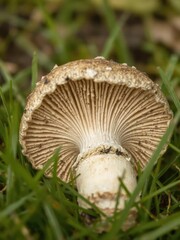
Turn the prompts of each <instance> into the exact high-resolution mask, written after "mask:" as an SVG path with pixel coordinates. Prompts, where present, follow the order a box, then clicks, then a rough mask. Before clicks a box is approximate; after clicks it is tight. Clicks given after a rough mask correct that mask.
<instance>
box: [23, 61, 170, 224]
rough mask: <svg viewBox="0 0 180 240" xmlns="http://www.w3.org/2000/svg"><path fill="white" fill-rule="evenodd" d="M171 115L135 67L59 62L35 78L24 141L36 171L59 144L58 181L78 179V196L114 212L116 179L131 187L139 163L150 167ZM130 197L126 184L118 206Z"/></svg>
mask: <svg viewBox="0 0 180 240" xmlns="http://www.w3.org/2000/svg"><path fill="white" fill-rule="evenodd" d="M171 119H172V113H171V111H170V109H169V105H168V103H167V101H166V99H165V97H164V96H163V94H162V93H161V91H160V89H159V87H158V86H157V85H156V84H155V83H153V82H152V81H151V80H150V79H149V78H148V77H147V76H146V75H145V74H143V73H141V72H140V71H138V70H136V69H135V68H134V67H128V66H127V65H126V64H118V63H115V62H113V61H107V60H105V59H104V58H102V57H97V58H95V59H86V60H78V61H74V62H70V63H67V64H65V65H62V66H59V67H58V66H56V67H55V68H54V69H53V70H52V71H51V72H50V73H49V74H48V75H46V76H44V77H42V79H41V81H39V82H38V83H37V86H36V88H35V90H34V91H33V92H32V93H31V94H30V96H29V97H28V100H27V105H26V109H25V113H24V114H23V116H22V121H21V126H20V143H21V145H22V148H23V153H24V155H26V156H27V157H28V159H29V161H30V162H31V163H32V165H33V167H34V168H36V169H41V168H42V167H43V166H44V164H45V163H46V162H47V160H48V159H49V158H50V157H51V156H52V155H53V154H54V151H55V150H56V149H57V148H58V147H60V149H61V150H60V156H59V161H58V166H57V175H58V176H59V178H61V179H62V180H63V181H69V179H70V176H71V175H72V174H74V175H75V177H76V176H78V177H77V179H76V185H77V189H78V191H79V193H80V194H82V195H83V196H84V197H86V198H87V199H89V200H90V201H91V202H92V203H94V204H96V205H97V206H98V207H99V208H100V209H101V210H102V211H104V212H105V213H107V214H109V215H111V214H112V213H113V211H114V207H115V204H116V198H117V191H118V187H119V178H120V177H121V178H122V180H123V181H124V183H125V185H126V187H127V188H128V189H129V191H130V192H132V191H133V190H134V188H135V187H136V170H137V168H139V167H141V168H142V169H143V168H144V167H145V166H146V164H147V163H148V161H149V159H150V158H151V156H152V154H153V152H154V150H155V149H156V147H157V145H158V143H159V142H160V140H161V138H162V136H163V134H164V133H165V131H166V129H167V127H168V125H169V123H170V120H171ZM163 151H165V149H163ZM51 171H52V168H51V167H50V168H49V169H48V170H47V171H46V175H47V176H51ZM127 199H128V196H127V194H126V192H125V191H124V190H123V189H122V191H121V194H120V200H119V204H118V209H119V210H121V209H123V208H124V204H125V201H126V200H127ZM78 202H79V204H80V205H81V206H82V207H84V208H89V207H90V206H89V205H87V204H86V203H85V202H84V201H82V200H78ZM133 212H135V210H134V209H133V210H132V212H131V215H133ZM134 215H135V214H134ZM133 223H134V219H133V220H131V222H129V223H127V226H131V225H133Z"/></svg>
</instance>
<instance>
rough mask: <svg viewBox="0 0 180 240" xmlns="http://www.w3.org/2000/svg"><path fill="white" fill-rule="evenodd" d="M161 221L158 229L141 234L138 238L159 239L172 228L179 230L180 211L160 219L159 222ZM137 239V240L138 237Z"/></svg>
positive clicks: (142, 239)
mask: <svg viewBox="0 0 180 240" xmlns="http://www.w3.org/2000/svg"><path fill="white" fill-rule="evenodd" d="M160 223H161V226H160V227H159V228H158V229H156V230H154V231H150V232H148V233H145V234H143V235H142V236H139V237H138V240H147V239H148V240H154V239H158V238H159V237H161V236H163V235H164V234H166V233H168V232H170V231H172V230H177V228H178V227H179V226H180V213H177V214H174V215H171V216H169V217H168V218H166V219H163V220H161V221H159V224H160ZM135 239H136V240H137V238H135Z"/></svg>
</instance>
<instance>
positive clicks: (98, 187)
mask: <svg viewBox="0 0 180 240" xmlns="http://www.w3.org/2000/svg"><path fill="white" fill-rule="evenodd" d="M76 176H77V180H76V184H77V189H78V192H79V193H80V194H81V195H83V196H84V197H85V198H87V199H88V200H89V201H90V202H91V203H94V204H95V205H96V206H97V207H99V208H100V209H101V210H102V211H103V212H105V213H106V214H108V215H111V214H112V213H113V212H114V209H115V206H116V204H117V193H118V189H119V186H120V181H119V178H121V179H122V181H123V183H124V184H125V186H126V188H127V189H128V191H129V192H130V193H132V192H133V190H134V189H135V187H136V184H137V182H136V173H135V171H134V169H133V167H132V164H131V162H130V161H129V160H128V158H126V157H124V156H123V155H117V154H109V153H104V154H97V155H90V156H89V157H87V158H85V159H83V160H82V161H80V162H79V164H78V167H77V169H76ZM127 199H128V195H127V193H126V191H125V190H124V189H123V187H121V189H120V195H119V199H118V206H117V208H118V210H122V209H123V208H124V206H125V202H126V200H127ZM78 203H79V205H80V206H82V207H83V208H90V206H89V205H88V204H87V203H85V202H84V201H83V200H81V199H78Z"/></svg>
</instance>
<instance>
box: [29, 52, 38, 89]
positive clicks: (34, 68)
mask: <svg viewBox="0 0 180 240" xmlns="http://www.w3.org/2000/svg"><path fill="white" fill-rule="evenodd" d="M37 79H38V58H37V53H36V52H34V53H33V60H32V79H31V90H33V89H34V88H35V86H36V81H37Z"/></svg>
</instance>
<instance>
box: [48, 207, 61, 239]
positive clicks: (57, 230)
mask: <svg viewBox="0 0 180 240" xmlns="http://www.w3.org/2000/svg"><path fill="white" fill-rule="evenodd" d="M44 210H45V213H46V216H47V219H48V221H49V224H50V225H51V227H52V229H53V233H54V236H55V239H57V240H64V239H65V238H64V237H63V233H62V230H61V227H60V225H59V223H58V220H57V218H56V216H55V214H54V211H53V210H52V208H51V207H50V206H49V205H48V204H47V203H44Z"/></svg>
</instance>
